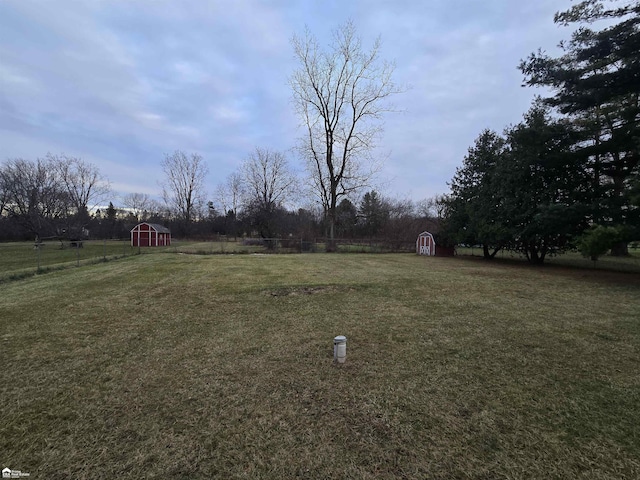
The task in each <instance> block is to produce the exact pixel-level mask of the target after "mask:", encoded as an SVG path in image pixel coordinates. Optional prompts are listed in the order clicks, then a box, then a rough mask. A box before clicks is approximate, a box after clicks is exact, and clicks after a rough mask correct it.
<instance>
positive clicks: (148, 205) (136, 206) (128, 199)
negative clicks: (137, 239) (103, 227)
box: [122, 193, 153, 220]
mask: <svg viewBox="0 0 640 480" xmlns="http://www.w3.org/2000/svg"><path fill="white" fill-rule="evenodd" d="M122 205H123V206H124V207H126V208H128V209H129V211H130V212H131V213H133V215H135V217H136V218H137V219H138V220H146V217H147V216H149V215H151V213H152V210H153V207H152V205H153V202H152V199H151V197H150V196H149V195H147V194H146V193H127V194H126V195H125V196H124V197H122Z"/></svg>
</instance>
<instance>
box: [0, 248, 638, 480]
mask: <svg viewBox="0 0 640 480" xmlns="http://www.w3.org/2000/svg"><path fill="white" fill-rule="evenodd" d="M0 287H1V289H2V293H1V296H0V347H1V349H2V350H1V358H2V364H1V367H2V368H0V385H1V387H0V388H1V389H2V390H1V391H2V395H1V396H0V405H1V407H0V418H1V420H0V455H1V458H0V462H1V463H0V468H4V467H5V466H7V467H9V468H12V469H15V470H21V471H23V472H29V473H30V474H31V478H33V479H41V478H42V479H44V478H69V479H103V478H104V479H113V478H163V479H165V478H169V479H207V478H223V479H230V478H251V479H253V478H269V479H271V478H273V479H280V478H310V479H311V478H314V479H325V478H353V479H373V478H419V479H422V478H441V479H446V478H461V479H462V478H465V479H466V478H474V479H499V478H505V479H506V478H510V479H549V478H558V479H560V478H562V479H564V478H589V479H592V478H596V479H598V478H612V479H613V478H630V479H631V478H639V477H640V434H639V433H638V432H639V430H638V419H640V276H639V275H636V274H624V273H612V272H603V271H593V270H584V269H578V270H571V269H567V268H562V267H554V266H547V267H541V268H534V267H531V266H528V265H525V264H513V263H505V262H494V263H491V262H484V261H481V260H479V259H473V258H425V257H418V256H416V255H409V254H405V255H402V254H389V255H348V254H340V255H326V254H313V255H205V256H198V255H185V254H179V253H178V254H162V255H138V256H130V257H126V258H123V259H120V260H118V261H114V262H107V263H97V264H94V265H88V266H85V267H82V268H75V269H65V270H60V271H55V272H51V273H49V274H47V275H40V276H35V277H30V278H25V279H22V280H15V281H8V282H5V283H3V284H2V285H0ZM336 335H346V336H347V338H348V344H347V361H346V363H345V364H344V365H341V366H337V365H334V364H333V362H332V354H333V352H332V349H333V344H332V340H333V337H334V336H336Z"/></svg>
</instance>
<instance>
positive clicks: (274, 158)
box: [241, 148, 297, 237]
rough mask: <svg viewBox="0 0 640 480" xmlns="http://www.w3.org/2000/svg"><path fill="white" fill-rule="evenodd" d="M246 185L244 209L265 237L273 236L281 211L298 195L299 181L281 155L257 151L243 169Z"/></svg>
mask: <svg viewBox="0 0 640 480" xmlns="http://www.w3.org/2000/svg"><path fill="white" fill-rule="evenodd" d="M241 172H242V173H241V175H242V179H243V182H244V194H245V200H244V209H245V211H246V212H249V213H250V215H251V216H252V217H253V218H254V222H255V223H256V224H257V226H258V228H259V230H260V234H261V235H262V236H263V237H271V236H273V235H274V234H275V233H276V231H275V228H274V227H275V225H274V220H275V217H276V215H277V212H278V210H280V209H281V208H282V207H283V206H284V205H285V203H286V202H287V201H288V200H290V199H292V198H293V197H294V196H295V194H296V192H297V188H296V185H297V181H296V180H297V179H296V176H295V175H294V174H293V173H292V171H291V170H290V168H289V164H288V162H287V159H286V157H285V156H284V155H283V154H282V153H280V152H273V151H270V150H268V149H263V148H256V150H255V152H253V153H251V154H250V155H249V157H248V158H247V159H246V160H245V161H244V163H243V164H242V167H241Z"/></svg>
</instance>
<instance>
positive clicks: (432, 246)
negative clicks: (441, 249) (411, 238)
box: [416, 232, 436, 257]
mask: <svg viewBox="0 0 640 480" xmlns="http://www.w3.org/2000/svg"><path fill="white" fill-rule="evenodd" d="M416 253H417V254H418V255H428V256H430V257H435V255H436V241H435V240H434V239H433V235H431V234H430V233H429V232H422V233H421V234H420V235H418V240H416Z"/></svg>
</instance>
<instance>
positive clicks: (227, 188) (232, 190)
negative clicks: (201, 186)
mask: <svg viewBox="0 0 640 480" xmlns="http://www.w3.org/2000/svg"><path fill="white" fill-rule="evenodd" d="M243 189H244V182H243V179H242V175H240V173H238V172H233V173H232V174H231V175H229V176H228V177H227V179H226V181H225V183H222V184H220V185H218V188H217V190H216V201H217V203H218V204H219V205H220V207H221V208H222V212H223V214H224V215H227V214H228V213H229V212H232V213H233V215H234V216H235V215H237V214H238V209H239V208H240V203H241V201H242V196H243V194H242V192H243Z"/></svg>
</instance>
